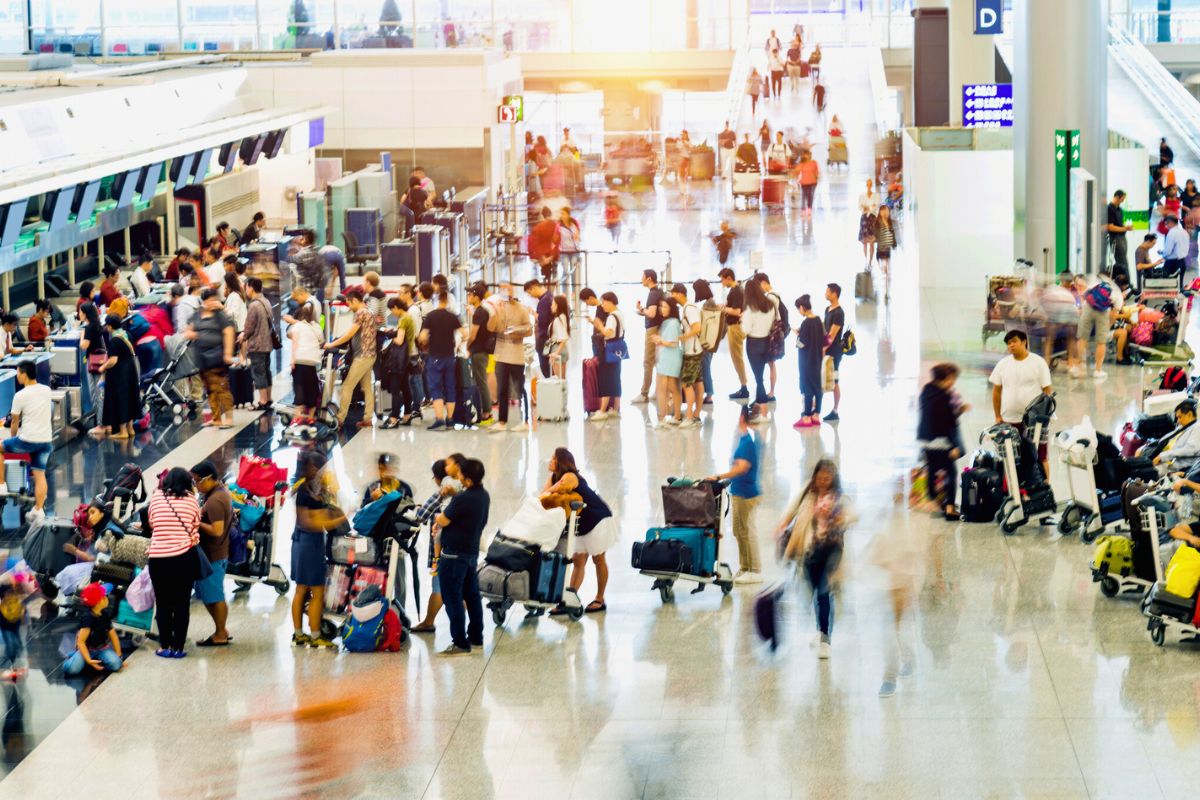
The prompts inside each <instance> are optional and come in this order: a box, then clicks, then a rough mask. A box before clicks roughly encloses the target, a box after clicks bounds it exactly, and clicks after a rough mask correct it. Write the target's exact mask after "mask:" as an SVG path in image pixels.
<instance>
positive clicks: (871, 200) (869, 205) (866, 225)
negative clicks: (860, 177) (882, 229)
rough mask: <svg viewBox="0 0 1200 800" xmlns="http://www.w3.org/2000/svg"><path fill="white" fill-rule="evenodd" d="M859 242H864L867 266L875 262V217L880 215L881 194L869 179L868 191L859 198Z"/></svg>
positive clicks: (864, 256)
mask: <svg viewBox="0 0 1200 800" xmlns="http://www.w3.org/2000/svg"><path fill="white" fill-rule="evenodd" d="M858 213H859V218H858V240H859V241H860V242H862V248H863V258H865V259H866V260H867V266H868V267H870V266H871V262H872V261H874V260H875V217H876V215H877V214H879V193H878V192H876V191H875V181H874V180H872V179H871V178H867V185H866V191H864V192H863V193H862V194H860V195H859V196H858Z"/></svg>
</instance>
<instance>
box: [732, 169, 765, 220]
mask: <svg viewBox="0 0 1200 800" xmlns="http://www.w3.org/2000/svg"><path fill="white" fill-rule="evenodd" d="M729 184H730V189H731V190H732V192H733V206H734V208H737V201H738V198H739V197H740V198H742V199H743V201H744V202H745V205H744V206H743V208H745V209H747V210H749V208H750V201H751V200H753V201H754V205H755V206H757V205H758V204H759V198H760V197H761V196H762V173H761V172H759V171H758V168H757V165H755V167H754V169H750V168H747V167H746V165H744V164H734V166H733V179H732V180H731V181H730V182H729Z"/></svg>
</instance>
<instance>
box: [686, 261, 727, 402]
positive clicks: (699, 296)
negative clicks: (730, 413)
mask: <svg viewBox="0 0 1200 800" xmlns="http://www.w3.org/2000/svg"><path fill="white" fill-rule="evenodd" d="M692 295H693V296H694V297H695V298H696V303H697V304H700V309H701V313H703V312H704V311H710V312H712V311H715V312H717V313H719V314H724V313H725V312H724V310H723V309H722V308H721V305H720V303H718V302H717V301H716V299H715V298H714V297H713V292H712V287H711V286H710V285H709V283H708V281H706V280H704V279H703V278H697V279H696V280H694V281H692ZM696 341H697V343H699V344H700V380H701V382H702V383H703V385H704V399H703V400H702V401H701V403H700V404H701V405H705V406H708V405H712V401H713V379H712V357H713V352H715V351H714V350H709V349H707V348H705V347H704V345H703V342H701V341H700V337H699V336H697V337H696ZM717 344H718V345H719V344H720V342H719V341H718V342H717Z"/></svg>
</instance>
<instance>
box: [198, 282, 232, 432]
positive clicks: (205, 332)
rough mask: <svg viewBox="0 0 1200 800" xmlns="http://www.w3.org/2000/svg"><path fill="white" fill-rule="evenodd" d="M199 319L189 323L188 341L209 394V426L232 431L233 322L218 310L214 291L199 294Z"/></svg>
mask: <svg viewBox="0 0 1200 800" xmlns="http://www.w3.org/2000/svg"><path fill="white" fill-rule="evenodd" d="M200 302H201V306H200V315H199V316H197V317H196V318H195V319H194V320H193V321H192V328H191V330H190V331H189V332H188V334H187V336H188V338H189V339H193V340H194V341H195V342H196V352H197V362H198V364H197V366H199V367H200V377H201V378H203V380H204V389H205V391H206V392H207V393H208V404H209V407H210V409H211V411H212V419H211V421H210V422H209V423H207V424H208V425H210V426H213V427H217V428H222V429H225V428H232V427H233V395H232V394H230V391H229V365H230V364H232V363H233V344H234V339H235V338H236V334H235V333H234V330H233V322H232V321H231V320H230V319H229V317H227V316H226V315H225V312H224V311H222V310H221V308H222V306H221V298H220V296H219V293H218V291H217V289H216V288H215V287H212V286H209V287H208V288H206V289H205V290H204V291H203V292H201V294H200Z"/></svg>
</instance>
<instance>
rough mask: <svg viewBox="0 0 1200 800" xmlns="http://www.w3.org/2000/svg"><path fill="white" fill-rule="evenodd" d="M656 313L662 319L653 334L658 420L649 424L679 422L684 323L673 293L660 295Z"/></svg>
mask: <svg viewBox="0 0 1200 800" xmlns="http://www.w3.org/2000/svg"><path fill="white" fill-rule="evenodd" d="M658 316H659V319H661V320H662V321H661V322H660V323H659V324H658V333H656V334H655V335H654V343H655V344H656V345H657V346H658V355H657V360H656V362H655V365H654V371H655V372H656V373H657V376H656V378H655V380H654V386H655V392H656V393H657V395H658V421H657V422H654V423H651V425H650V427H652V428H660V427H663V426H666V425H678V424H679V418H680V399H681V398H680V395H679V375H680V373H681V372H682V370H683V347H681V346H680V343H679V337H680V336H681V335H682V333H683V323H682V322H680V320H679V303H678V302H677V301H676V300H675V298H674V297H671V296H670V295H667V296H665V297H664V298H663V299H662V302H660V303H659V304H658Z"/></svg>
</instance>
